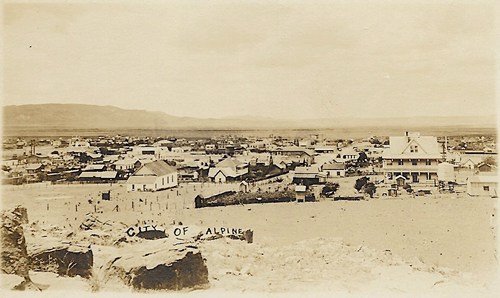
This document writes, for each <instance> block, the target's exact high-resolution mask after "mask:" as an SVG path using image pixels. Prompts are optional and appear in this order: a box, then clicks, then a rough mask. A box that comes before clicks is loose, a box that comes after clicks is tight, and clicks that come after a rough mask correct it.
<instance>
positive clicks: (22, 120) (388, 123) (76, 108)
mask: <svg viewBox="0 0 500 298" xmlns="http://www.w3.org/2000/svg"><path fill="white" fill-rule="evenodd" d="M3 112H4V114H3V120H4V121H3V123H4V126H5V127H6V128H26V129H29V128H60V129H115V128H121V129H124V128H134V129H286V128H290V129H310V128H311V129H313V128H338V127H341V128H349V127H370V126H376V127H409V128H417V127H435V126H447V127H450V126H456V127H474V128H483V127H484V128H494V127H496V119H495V116H494V115H487V116H482V117H407V118H403V117H400V118H389V117H388V118H332V119H310V120H302V119H301V120H297V121H293V120H280V119H271V118H267V117H259V116H242V117H228V118H222V119H200V118H190V117H177V116H172V115H169V114H166V113H163V112H150V111H145V110H126V109H121V108H118V107H114V106H96V105H85V104H34V105H13V106H5V107H4V108H3Z"/></svg>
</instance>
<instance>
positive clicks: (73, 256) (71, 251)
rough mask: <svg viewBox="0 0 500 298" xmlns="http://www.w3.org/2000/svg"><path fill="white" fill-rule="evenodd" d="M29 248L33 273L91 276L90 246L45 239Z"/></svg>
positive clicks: (91, 258) (91, 259)
mask: <svg viewBox="0 0 500 298" xmlns="http://www.w3.org/2000/svg"><path fill="white" fill-rule="evenodd" d="M29 248H30V249H29V260H30V263H31V268H32V270H34V271H42V272H53V273H57V274H59V275H61V276H69V277H73V276H77V275H78V276H81V277H83V278H90V277H91V276H92V266H93V261H94V257H93V254H92V250H91V249H90V245H79V244H74V243H71V242H61V241H60V240H58V239H47V238H46V239H44V241H43V242H40V243H39V244H34V245H30V247H29Z"/></svg>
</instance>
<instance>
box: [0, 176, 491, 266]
mask: <svg viewBox="0 0 500 298" xmlns="http://www.w3.org/2000/svg"><path fill="white" fill-rule="evenodd" d="M237 188H238V185H237V184H230V185H224V184H223V185H215V184H203V186H202V185H201V184H193V185H186V184H184V185H181V187H179V188H176V189H172V190H165V191H160V192H156V193H149V192H148V193H127V192H126V190H125V186H124V185H117V184H114V185H112V186H110V185H109V184H104V185H92V184H88V185H46V184H36V185H25V186H4V187H3V196H2V203H3V206H2V207H3V208H9V207H11V206H14V205H18V204H20V205H23V206H26V207H27V209H28V214H29V219H30V222H37V223H38V224H39V225H41V226H57V227H60V228H64V229H75V230H76V229H78V227H79V225H80V223H82V221H83V220H84V217H85V214H86V213H89V212H90V213H95V214H97V215H98V216H99V217H100V218H101V219H102V220H104V221H105V220H110V221H115V222H121V223H123V226H124V227H126V226H133V225H136V224H137V225H142V224H158V225H161V226H165V227H168V226H171V225H174V224H176V223H178V222H179V221H180V222H182V223H183V224H184V225H187V226H190V225H192V226H197V227H201V228H208V227H228V228H232V227H238V228H244V229H246V228H250V229H253V230H254V232H255V236H254V239H255V242H256V243H261V244H263V245H268V246H277V247H279V246H284V245H289V244H292V243H295V242H298V241H303V240H308V239H313V238H317V237H338V238H342V239H343V241H345V242H346V243H347V244H350V245H353V246H357V245H363V246H367V247H370V248H373V249H379V250H390V251H391V252H392V253H394V254H397V255H400V256H402V257H403V258H405V259H408V260H411V259H419V260H421V261H422V262H424V263H426V264H429V265H433V266H440V267H447V268H452V269H456V270H459V271H462V272H474V273H476V274H481V275H482V274H485V275H488V274H490V273H491V272H492V271H493V270H494V269H495V265H496V264H497V260H496V258H495V253H496V227H495V226H494V225H495V223H496V221H495V219H496V218H497V217H498V215H497V211H496V208H495V204H496V199H490V198H470V197H467V196H466V195H463V194H462V195H456V194H453V195H451V194H447V195H445V194H443V195H432V196H429V197H417V198H411V197H402V198H387V197H382V196H379V197H378V198H375V199H372V200H368V201H354V202H347V201H337V202H333V201H330V200H322V201H320V202H315V203H279V204H266V205H261V204H258V205H255V204H254V205H245V206H243V205H239V206H228V207H218V208H204V209H194V197H195V196H196V194H198V193H200V192H201V193H203V194H206V195H209V194H213V193H217V192H218V191H220V190H221V189H237ZM108 190H111V200H110V201H103V200H101V198H100V193H101V192H103V191H108ZM89 200H90V201H89ZM132 203H133V204H132ZM132 205H133V207H132ZM116 206H118V208H116ZM123 232H125V231H123Z"/></svg>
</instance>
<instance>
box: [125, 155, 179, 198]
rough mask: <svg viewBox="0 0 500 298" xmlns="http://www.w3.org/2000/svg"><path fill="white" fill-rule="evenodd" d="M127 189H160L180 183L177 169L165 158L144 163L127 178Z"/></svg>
mask: <svg viewBox="0 0 500 298" xmlns="http://www.w3.org/2000/svg"><path fill="white" fill-rule="evenodd" d="M126 184H127V191H158V190H162V189H167V188H171V187H176V186H177V185H178V178H177V170H176V169H175V168H174V167H171V166H169V165H168V164H167V163H166V162H164V161H163V160H157V161H153V162H150V163H146V164H144V165H142V166H141V167H140V168H139V169H138V170H137V172H136V173H134V175H132V176H130V177H129V178H128V180H127V183H126Z"/></svg>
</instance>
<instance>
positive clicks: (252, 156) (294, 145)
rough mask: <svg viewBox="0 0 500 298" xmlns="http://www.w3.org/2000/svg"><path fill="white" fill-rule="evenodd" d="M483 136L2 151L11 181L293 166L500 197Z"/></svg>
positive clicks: (137, 177) (129, 178) (164, 178)
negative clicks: (478, 139) (466, 141)
mask: <svg viewBox="0 0 500 298" xmlns="http://www.w3.org/2000/svg"><path fill="white" fill-rule="evenodd" d="M483 141H485V142H487V144H488V145H489V147H488V148H486V149H487V150H468V149H466V150H464V149H463V148H462V147H460V146H450V145H449V143H453V142H455V143H457V142H458V141H457V140H453V139H450V140H448V139H445V140H442V139H441V140H438V138H436V137H433V136H421V135H420V134H419V133H411V132H406V133H405V134H404V135H402V136H391V137H389V138H387V139H379V138H376V137H371V138H369V139H364V140H339V139H326V138H325V139H322V138H320V137H319V136H318V135H311V136H310V137H308V138H303V139H287V138H283V137H280V136H269V137H267V138H253V137H248V138H244V137H235V136H221V137H214V138H210V139H199V140H187V139H177V138H152V137H145V138H138V137H125V136H113V137H102V136H101V137H95V138H71V139H56V140H37V141H34V140H21V139H13V140H7V141H4V152H13V154H12V155H11V156H10V157H9V156H7V158H4V161H3V163H2V175H3V177H2V178H3V182H4V183H10V184H21V183H31V182H38V181H52V182H54V183H58V182H63V183H67V182H80V183H116V182H121V183H126V184H127V189H128V190H129V191H157V190H162V189H167V188H171V187H175V186H177V185H178V183H180V182H190V181H211V182H215V183H230V182H234V181H249V182H250V181H256V180H262V179H268V178H270V177H276V176H279V175H283V174H286V173H289V172H291V173H292V181H293V183H295V184H297V185H304V186H309V185H314V184H322V183H325V182H327V181H332V180H334V179H338V178H342V177H346V176H350V175H369V174H375V173H381V174H383V176H384V182H385V183H386V184H388V185H395V186H396V187H398V186H404V185H406V184H412V185H423V186H426V185H427V186H436V185H437V184H438V183H440V182H446V183H457V184H464V185H465V184H467V192H468V193H469V194H470V195H484V194H485V193H488V195H490V196H496V191H497V187H496V186H495V185H493V184H495V183H496V182H495V181H496V166H495V165H494V164H495V162H496V152H495V150H494V149H491V148H494V147H495V144H491V142H490V139H489V138H486V139H485V138H483ZM448 142H449V143H448ZM459 144H461V143H459ZM28 149H29V150H28ZM9 150H10V151H9ZM4 156H5V153H4ZM450 173H451V174H450Z"/></svg>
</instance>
